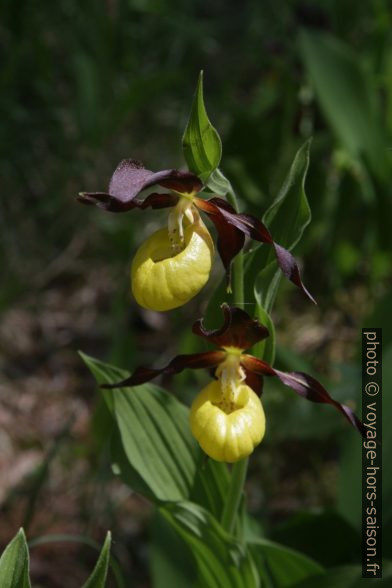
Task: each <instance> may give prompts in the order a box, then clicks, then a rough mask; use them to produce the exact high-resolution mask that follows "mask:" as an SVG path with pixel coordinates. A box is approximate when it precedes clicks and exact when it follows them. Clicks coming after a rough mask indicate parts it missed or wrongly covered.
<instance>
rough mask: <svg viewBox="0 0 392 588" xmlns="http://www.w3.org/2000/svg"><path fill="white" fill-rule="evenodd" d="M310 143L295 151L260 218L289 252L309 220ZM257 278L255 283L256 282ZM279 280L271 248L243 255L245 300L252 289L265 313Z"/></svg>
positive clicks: (267, 310) (257, 249)
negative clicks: (307, 192)
mask: <svg viewBox="0 0 392 588" xmlns="http://www.w3.org/2000/svg"><path fill="white" fill-rule="evenodd" d="M309 150H310V140H308V141H306V143H304V144H303V145H302V147H300V149H299V150H298V151H297V153H296V155H295V157H294V161H293V163H292V165H291V168H290V170H289V173H288V175H287V177H286V179H285V181H284V183H283V186H282V188H281V189H280V191H279V194H278V196H277V197H276V198H275V200H274V201H273V202H272V204H271V205H270V207H269V208H268V210H267V211H266V212H265V214H264V216H263V222H264V223H265V224H266V225H267V227H268V228H269V230H270V231H271V234H272V236H273V238H274V240H275V241H276V242H277V243H279V244H280V245H282V246H283V247H285V248H286V249H288V250H289V251H291V250H292V249H293V248H294V247H295V246H296V245H297V243H298V242H299V241H300V239H301V237H302V235H303V232H304V230H305V228H306V227H307V226H308V224H309V223H310V220H311V213H310V208H309V203H308V200H307V198H306V193H305V179H306V174H307V171H308V167H309ZM255 276H256V280H255ZM280 279H281V271H280V270H279V269H278V268H277V263H276V260H275V255H274V251H273V249H272V247H270V246H268V245H260V246H259V247H256V248H255V249H254V250H253V251H252V252H249V253H248V254H247V255H246V256H245V287H246V292H247V299H249V300H251V297H252V289H253V294H254V296H255V298H256V300H257V303H258V304H259V305H260V306H262V307H263V308H264V311H265V312H267V313H269V312H270V311H271V308H272V305H273V302H274V299H275V296H276V293H277V289H278V287H279V283H280Z"/></svg>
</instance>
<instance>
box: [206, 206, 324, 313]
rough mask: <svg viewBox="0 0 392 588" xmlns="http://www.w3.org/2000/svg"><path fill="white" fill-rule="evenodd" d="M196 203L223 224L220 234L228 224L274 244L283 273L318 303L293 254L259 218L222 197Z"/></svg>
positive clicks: (262, 241) (260, 240)
mask: <svg viewBox="0 0 392 588" xmlns="http://www.w3.org/2000/svg"><path fill="white" fill-rule="evenodd" d="M195 203H196V205H197V206H198V207H199V208H201V209H202V210H204V211H205V212H206V213H207V214H208V215H209V216H210V218H211V220H212V221H213V222H214V223H215V225H216V226H217V219H219V224H220V225H221V226H220V227H219V226H217V230H218V232H219V235H224V232H225V229H224V225H225V224H228V225H230V226H231V227H235V229H236V230H237V231H241V232H242V233H244V235H248V237H250V238H251V239H254V240H255V241H259V242H261V243H268V244H269V245H273V247H274V250H275V255H276V259H277V261H278V265H279V267H280V269H281V270H282V272H283V274H284V275H285V276H286V278H288V279H289V280H290V281H291V282H293V284H295V285H296V286H297V287H298V288H300V290H302V292H303V293H304V294H305V295H306V296H307V297H308V298H309V299H310V300H311V301H312V302H314V303H315V304H316V301H315V300H314V298H313V296H312V295H311V294H310V293H309V291H308V290H307V289H306V288H305V286H304V285H303V283H302V280H301V275H300V271H299V268H298V265H297V262H296V261H295V259H294V257H293V255H291V253H290V252H289V251H287V249H285V248H284V247H282V246H281V245H278V244H277V243H275V242H274V240H273V238H272V235H271V233H270V232H269V230H268V229H267V227H266V226H265V225H264V224H263V223H262V222H261V221H260V220H259V219H257V218H256V217H254V216H251V215H249V214H239V213H237V212H236V211H235V210H234V208H233V207H232V206H230V204H229V203H228V202H226V200H223V199H222V198H210V200H202V199H201V198H197V199H196V200H195ZM233 251H235V253H234V255H236V254H237V253H238V251H239V249H238V250H236V249H234V250H233ZM234 255H232V256H231V257H230V253H229V254H228V259H226V262H224V264H225V267H226V269H227V267H228V266H229V264H230V261H231V260H232V259H233V257H234Z"/></svg>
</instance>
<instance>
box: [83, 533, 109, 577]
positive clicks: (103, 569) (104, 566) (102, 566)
mask: <svg viewBox="0 0 392 588" xmlns="http://www.w3.org/2000/svg"><path fill="white" fill-rule="evenodd" d="M110 544H111V533H110V531H108V533H107V535H106V539H105V543H104V544H103V547H102V550H101V553H100V554H99V558H98V561H97V563H96V564H95V568H94V570H93V572H92V574H91V576H90V577H89V579H88V580H87V582H86V583H85V584H83V588H105V584H106V576H107V574H108V568H109V560H110Z"/></svg>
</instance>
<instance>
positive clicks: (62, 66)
mask: <svg viewBox="0 0 392 588" xmlns="http://www.w3.org/2000/svg"><path fill="white" fill-rule="evenodd" d="M1 13H2V14H1V16H2V18H1V24H0V51H1V55H2V67H1V72H0V107H1V111H2V117H1V119H2V123H1V129H0V133H1V139H0V145H1V149H2V151H3V153H2V157H1V160H0V172H1V178H2V190H1V197H0V206H1V214H0V222H1V227H0V234H1V250H0V256H1V267H2V279H1V289H0V310H1V313H2V321H1V326H0V349H1V357H0V362H1V367H2V376H1V382H0V384H1V385H0V402H1V405H0V406H1V417H2V432H1V436H0V446H1V449H2V457H1V459H0V471H1V474H2V475H1V478H2V483H1V485H0V503H1V509H2V514H3V521H4V522H3V525H2V528H1V536H0V540H1V542H2V543H6V542H7V541H8V540H9V539H10V537H11V536H12V535H13V534H14V533H15V531H16V529H17V528H18V527H19V526H20V525H21V524H24V526H25V527H26V528H27V533H28V535H30V536H37V535H43V534H47V533H54V532H67V533H73V534H79V535H89V536H93V537H94V538H97V539H99V540H100V539H101V538H102V537H103V533H104V531H105V530H106V529H107V528H111V529H112V531H113V534H114V536H115V537H117V546H115V552H116V550H117V552H116V555H117V556H118V558H119V560H120V562H121V564H122V566H123V568H124V570H125V571H126V573H127V574H129V576H131V577H132V578H133V585H135V586H149V585H150V584H149V579H148V578H149V571H148V570H149V566H150V560H151V557H152V555H151V549H149V545H150V542H149V539H148V528H149V516H150V510H149V507H148V505H147V504H146V503H145V502H143V501H142V500H141V499H139V498H138V497H137V496H136V495H134V494H132V492H131V491H130V490H129V489H127V488H125V487H124V486H123V485H121V484H120V483H119V482H117V481H115V480H114V479H113V478H112V476H111V473H110V468H109V456H108V453H107V451H106V453H105V447H106V445H105V434H104V422H103V420H102V415H101V413H100V404H99V402H98V400H97V399H98V395H97V394H96V391H95V389H94V385H93V382H92V380H91V379H90V377H89V376H88V374H87V373H86V370H85V369H84V367H83V365H82V364H81V362H80V361H79V359H78V357H77V355H76V350H77V349H79V348H81V349H83V350H84V351H85V352H87V353H89V354H92V355H96V356H98V357H101V358H102V359H106V360H110V361H112V362H114V363H118V364H119V365H122V366H123V367H128V368H132V367H133V366H135V365H136V364H137V363H140V362H146V361H149V360H151V361H152V360H153V361H154V362H155V363H156V364H162V363H163V362H164V361H166V360H167V359H168V358H169V357H171V356H173V355H174V354H175V353H177V352H191V351H195V350H196V349H198V347H197V346H198V345H199V343H198V342H197V341H195V340H194V338H193V337H192V335H191V334H190V328H189V327H190V325H191V324H192V322H193V321H194V320H195V319H196V318H198V317H199V316H200V315H201V314H202V313H203V311H204V310H205V307H206V302H207V301H208V297H209V296H210V295H211V294H212V293H213V290H214V287H215V286H216V285H217V284H218V282H219V279H220V276H221V274H222V269H221V268H220V267H219V264H218V262H217V269H216V274H214V278H213V280H212V281H211V283H210V284H209V286H208V287H207V289H206V290H205V291H203V292H202V293H201V294H200V295H199V296H198V297H197V298H196V299H195V300H194V301H192V303H191V304H190V305H188V306H187V307H186V308H182V309H179V310H178V311H173V312H171V313H169V314H164V315H158V314H156V313H152V312H146V311H143V310H141V309H139V308H138V307H137V306H136V304H135V303H134V302H133V301H132V299H131V296H130V293H129V286H128V281H129V278H128V272H129V264H130V260H131V258H132V255H133V253H134V251H135V250H136V248H137V246H138V244H139V243H140V242H141V241H142V240H143V239H144V238H145V237H146V236H147V235H148V234H150V233H151V232H152V231H153V230H154V229H155V228H157V227H158V226H160V225H162V224H163V223H164V222H165V212H164V211H158V212H156V211H155V212H143V213H141V212H139V211H135V212H131V213H129V214H127V215H121V216H120V215H110V214H108V213H104V212H102V211H99V210H95V209H92V208H87V207H82V206H81V205H79V204H77V203H76V201H75V199H74V197H75V195H76V194H77V193H78V192H79V191H80V190H89V191H93V190H103V189H106V185H107V182H108V179H109V178H110V175H111V173H112V171H113V169H114V168H115V166H116V165H117V163H118V162H119V161H120V159H122V158H125V157H133V158H136V159H140V160H142V161H143V162H144V163H145V165H146V166H147V167H148V168H149V169H153V170H155V169H164V168H165V167H181V166H183V165H184V161H183V159H182V155H181V136H182V132H183V129H184V127H185V124H186V121H187V116H188V114H189V109H190V105H191V99H192V95H193V92H194V89H195V86H196V80H197V76H198V73H199V71H200V70H201V69H203V70H204V79H205V85H204V91H205V100H206V106H207V110H208V113H209V116H210V119H211V121H212V122H213V124H214V126H216V128H217V129H218V130H219V133H220V135H221V137H222V140H223V159H222V165H221V167H222V169H223V171H224V173H225V174H226V175H227V176H228V177H229V178H230V179H231V180H232V183H233V185H234V187H235V189H236V191H237V193H238V195H239V198H240V201H241V207H242V209H244V210H245V209H246V210H247V211H248V212H252V213H253V214H255V215H258V216H261V215H262V213H263V212H264V211H265V209H266V208H267V207H268V205H269V203H270V202H271V201H272V199H273V198H274V197H275V196H276V194H277V191H278V189H279V187H280V185H281V184H282V182H283V179H284V177H285V175H286V173H287V171H288V168H289V166H290V163H291V161H292V159H293V157H294V154H295V152H296V150H297V149H298V147H299V146H300V145H301V144H302V143H303V142H304V141H305V140H306V139H307V138H309V137H311V136H312V137H313V142H312V149H311V163H310V168H309V173H308V178H307V182H306V191H307V196H308V199H309V203H310V206H311V209H312V214H313V221H312V224H311V225H310V227H308V229H307V230H306V232H305V237H304V238H303V239H302V241H301V243H300V244H299V246H298V247H297V248H296V251H295V253H296V256H297V257H298V258H299V259H300V260H301V263H302V265H303V268H304V276H305V283H306V285H307V286H308V287H309V289H310V290H311V292H312V293H313V294H314V295H315V297H316V299H317V300H318V303H319V306H318V308H309V304H308V303H307V302H306V300H303V298H302V297H301V295H300V294H299V293H298V292H296V291H295V290H294V288H292V287H291V286H290V285H284V286H283V287H282V289H281V292H280V296H279V298H278V303H277V306H276V310H275V311H274V315H273V318H274V320H275V323H276V328H277V342H278V353H277V365H278V366H279V367H282V368H291V369H305V370H306V371H310V372H311V373H314V374H317V373H318V374H320V375H321V378H324V382H325V383H329V385H330V389H331V391H332V393H333V394H335V396H336V397H337V398H338V399H339V400H341V401H346V402H347V401H348V402H351V403H353V406H355V402H358V399H359V390H358V388H359V381H360V380H359V378H360V366H359V364H358V357H359V342H360V327H361V326H362V325H365V324H369V325H370V326H381V327H383V328H384V345H385V347H384V348H385V349H387V348H388V344H389V345H390V344H391V343H392V337H391V330H390V326H391V316H392V312H391V305H392V297H391V294H390V289H389V287H390V279H391V273H392V272H391V254H390V250H391V240H392V214H391V212H392V206H391V205H392V200H391V169H392V166H391V164H392V160H391V158H392V44H391V36H392V28H391V24H392V14H391V11H390V5H389V3H388V1H387V0H370V1H369V2H367V3H363V4H360V3H357V4H353V3H352V2H350V1H349V0H340V1H337V0H336V1H334V0H324V1H320V2H318V3H317V4H316V3H314V2H304V1H299V0H293V1H287V2H280V3H276V2H272V1H267V2H258V1H251V0H244V1H243V2H241V4H240V6H239V5H238V2H234V1H232V0H226V1H225V2H222V1H218V2H214V3H211V2H210V3H206V2H201V1H197V0H187V1H186V2H180V1H179V0H129V1H125V0H106V2H93V0H86V1H85V2H83V3H80V2H76V1H74V0H58V2H56V3H42V2H38V1H35V0H30V1H29V2H28V1H26V0H21V1H20V2H13V1H11V0H5V1H4V2H2V4H1ZM162 341H164V345H163V344H162ZM206 378H207V375H204V374H199V373H196V374H191V375H187V374H185V375H180V376H177V377H176V378H175V379H174V380H173V381H166V382H164V384H165V385H167V386H170V387H171V388H172V389H174V390H175V391H176V392H177V393H178V394H179V395H181V397H182V398H184V399H185V400H187V401H189V399H190V398H192V396H193V394H194V392H195V391H196V390H197V389H200V387H201V385H202V384H203V383H204V382H205V381H206ZM265 397H266V399H265V404H266V410H267V411H268V414H267V418H268V419H269V423H270V424H269V435H268V438H267V440H266V441H265V443H263V446H262V447H260V448H259V449H258V451H257V452H256V454H255V456H254V458H253V459H252V462H251V472H250V479H249V484H248V493H249V504H250V508H251V510H252V512H253V514H254V515H255V516H256V517H257V518H258V520H259V522H260V524H262V525H263V526H265V528H266V530H267V531H268V532H269V534H270V535H271V534H272V537H276V538H278V539H279V540H280V541H282V542H285V539H286V543H288V544H292V545H294V546H296V547H299V546H298V545H295V536H298V533H295V524H297V522H296V519H295V517H299V516H300V515H299V514H298V513H300V512H302V511H303V510H304V509H307V511H308V513H309V512H311V513H313V514H314V513H315V512H321V510H322V511H323V512H325V511H324V510H323V509H325V508H327V509H328V508H335V507H336V505H337V504H338V507H339V508H340V511H341V512H342V513H343V514H345V513H347V512H348V510H347V509H348V507H347V504H348V503H350V500H349V498H347V496H349V494H347V492H348V490H347V488H352V486H350V485H348V486H347V484H352V483H353V482H352V480H351V482H349V483H348V482H347V480H345V479H344V475H343V476H341V477H340V478H339V471H340V470H339V459H340V455H341V447H344V459H346V460H347V459H349V458H348V457H347V456H346V454H347V452H348V451H349V450H350V451H351V445H350V444H352V443H355V442H354V441H352V439H351V438H350V432H349V431H348V429H347V428H345V423H341V422H340V419H339V418H338V416H337V415H335V414H331V413H330V412H329V410H328V407H326V408H325V407H321V408H320V407H318V406H316V407H314V406H312V405H309V406H307V405H305V403H302V401H300V400H298V402H297V399H295V398H293V397H292V396H291V395H290V393H286V391H282V390H281V388H280V387H278V386H276V387H275V386H269V388H268V389H267V391H266V394H265ZM324 408H325V410H324ZM357 408H358V404H357ZM331 412H332V411H331ZM91 415H94V418H93V427H91V422H90V419H91ZM94 431H95V433H94ZM106 450H107V448H106ZM353 451H354V453H355V449H353ZM357 458H358V456H357V457H356V458H353V459H357ZM350 463H351V464H352V463H355V461H353V460H350ZM345 471H347V469H346V470H345ZM352 475H353V476H354V477H355V471H354V473H353V474H352ZM339 479H341V480H343V481H340V482H339ZM391 487H392V485H391V484H389V482H388V483H387V486H386V488H387V493H388V492H390V489H391ZM345 501H346V502H345ZM350 504H351V503H350ZM339 505H340V506H339ZM351 507H352V504H351ZM351 507H350V508H351ZM352 508H355V507H352ZM309 516H311V515H309ZM323 516H324V515H323ZM334 516H335V515H334ZM336 516H337V515H336ZM293 517H294V518H293ZM356 517H357V512H355V511H353V512H351V513H349V515H347V516H346V519H348V520H349V523H350V524H353V529H355V524H356V523H358V521H357V520H356ZM346 519H345V520H346ZM335 522H336V521H335ZM340 522H341V521H340ZM339 524H340V523H339ZM284 525H286V526H287V525H289V526H290V525H292V527H291V529H294V531H293V532H292V533H291V535H290V533H288V531H287V528H286V527H285V526H284ZM316 527H317V524H316ZM282 529H283V530H282ZM354 532H357V531H354V530H353V533H354ZM289 536H290V537H291V539H290V540H289V539H288V537H289ZM310 543H312V542H310ZM300 547H301V548H304V549H305V548H306V549H307V553H309V554H310V555H313V556H314V557H317V556H318V555H319V554H315V553H312V548H313V547H312V545H311V544H309V545H307V546H305V547H303V546H302V545H301V546H300ZM354 552H355V553H348V554H345V556H344V558H343V562H346V563H347V562H350V561H351V562H353V561H359V560H358V557H359V554H358V550H356V551H355V550H354ZM48 554H50V557H49V558H48ZM324 555H325V554H324ZM321 557H322V556H321ZM94 558H95V554H94V553H93V554H92V555H91V554H90V552H89V551H88V549H87V548H86V551H81V548H80V547H79V546H76V547H75V546H72V547H70V546H67V547H66V548H65V547H64V546H62V547H61V550H60V549H59V547H58V545H57V544H48V545H46V546H41V547H36V548H35V551H32V572H33V577H35V578H36V583H37V586H38V585H39V586H50V587H52V588H56V586H63V585H64V584H62V583H61V582H60V583H58V582H59V581H58V579H57V575H56V570H57V572H58V570H62V569H64V570H66V571H67V574H69V573H71V577H70V580H69V583H68V584H67V586H69V588H72V587H73V586H78V585H80V582H81V579H83V578H84V577H85V576H86V575H87V573H88V572H87V571H86V570H89V569H90V568H91V565H90V562H91V561H94ZM332 559H333V558H332ZM75 562H78V563H75ZM322 563H326V562H322ZM327 563H330V562H327ZM332 563H333V562H332ZM335 563H342V561H337V562H336V561H335ZM70 566H71V569H72V571H71V572H70ZM78 582H79V584H78Z"/></svg>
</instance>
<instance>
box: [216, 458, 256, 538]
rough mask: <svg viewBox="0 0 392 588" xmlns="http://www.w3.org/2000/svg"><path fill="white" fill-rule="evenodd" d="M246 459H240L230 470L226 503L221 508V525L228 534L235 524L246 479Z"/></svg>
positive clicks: (231, 531)
mask: <svg viewBox="0 0 392 588" xmlns="http://www.w3.org/2000/svg"><path fill="white" fill-rule="evenodd" d="M248 461H249V460H248V458H247V457H246V458H245V459H241V461H237V462H236V463H235V464H234V465H233V469H232V470H231V480H230V486H229V492H228V495H227V498H226V502H225V504H224V507H223V512H222V518H221V524H222V527H223V528H224V529H225V530H226V531H227V532H228V533H233V531H234V525H235V522H236V517H237V512H238V507H239V505H240V501H241V496H242V493H243V491H244V484H245V479H246V472H247V470H248Z"/></svg>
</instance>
